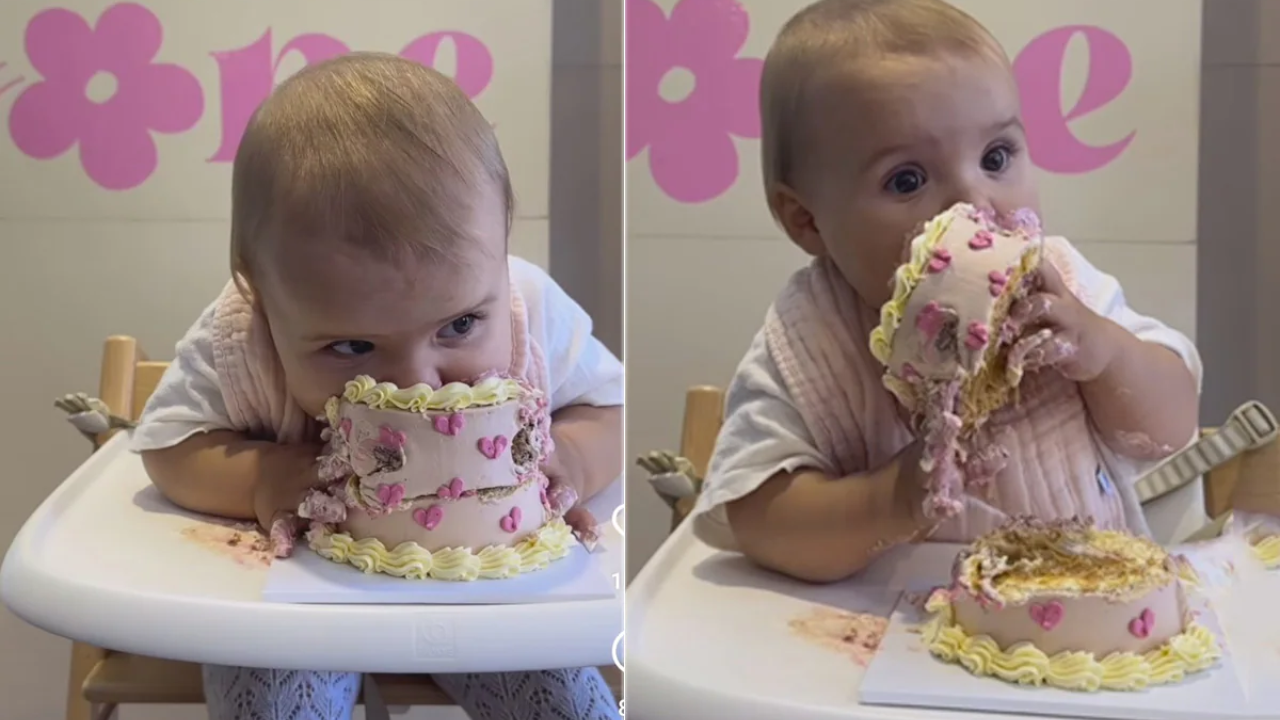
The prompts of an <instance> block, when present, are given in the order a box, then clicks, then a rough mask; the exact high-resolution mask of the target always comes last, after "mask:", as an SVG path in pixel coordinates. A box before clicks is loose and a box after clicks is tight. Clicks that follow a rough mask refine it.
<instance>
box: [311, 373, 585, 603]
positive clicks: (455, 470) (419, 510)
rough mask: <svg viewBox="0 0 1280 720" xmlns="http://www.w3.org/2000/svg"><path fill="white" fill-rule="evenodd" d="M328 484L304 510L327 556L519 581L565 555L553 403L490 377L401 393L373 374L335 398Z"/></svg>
mask: <svg viewBox="0 0 1280 720" xmlns="http://www.w3.org/2000/svg"><path fill="white" fill-rule="evenodd" d="M320 419H321V421H322V422H324V423H325V424H326V425H327V427H326V428H325V430H324V433H323V437H324V439H325V440H326V441H327V443H328V445H327V448H326V451H325V454H324V456H323V457H322V458H321V470H320V472H321V478H322V479H323V480H325V481H327V484H326V485H325V486H323V487H321V488H319V489H317V490H314V491H313V492H312V493H311V494H310V495H309V496H308V497H307V498H306V500H304V501H303V503H302V506H301V507H300V508H299V512H298V514H299V516H300V517H302V518H305V519H307V520H309V521H310V529H309V530H308V532H307V540H308V544H309V545H310V547H311V548H312V549H313V550H315V551H316V552H317V553H319V554H320V555H321V556H323V557H325V558H327V559H329V560H332V561H334V562H338V563H349V564H351V565H353V566H355V567H357V568H359V569H360V570H362V571H364V572H367V573H372V572H380V573H386V574H389V575H394V576H397V577H402V578H411V579H425V578H432V579H436V580H461V581H468V580H476V579H500V578H512V577H515V576H517V575H519V574H520V573H524V572H529V571H533V570H539V569H542V568H545V567H546V566H547V565H548V564H549V563H551V562H552V561H554V560H556V559H559V558H562V557H564V556H565V555H567V554H568V552H569V549H570V548H571V547H572V545H573V544H574V543H575V542H576V541H575V539H574V537H573V534H572V531H571V530H570V528H569V527H568V525H566V524H565V523H564V521H563V520H561V519H560V517H559V515H557V514H556V513H554V512H553V511H552V507H551V504H550V502H548V500H547V478H546V476H545V475H544V474H543V473H542V471H541V470H540V469H539V468H540V466H541V464H542V463H543V462H544V461H545V460H546V458H547V456H548V454H549V453H550V452H551V451H552V443H551V436H550V416H549V412H548V410H547V402H546V399H545V398H544V396H543V395H542V394H541V393H539V392H538V391H537V390H535V389H533V388H532V387H530V386H528V385H527V384H525V383H523V382H521V381H519V380H514V379H511V378H504V377H496V376H494V377H488V378H486V379H483V380H480V381H478V382H476V383H474V384H464V383H450V384H448V385H445V386H444V387H441V388H438V389H434V388H431V387H429V386H427V385H415V386H413V387H409V388H403V389H401V388H398V387H396V386H395V385H392V384H390V383H378V382H375V381H374V380H373V379H372V378H370V377H368V376H360V377H357V378H356V379H355V380H352V381H351V382H348V383H347V385H346V388H345V390H344V392H343V394H342V395H341V396H340V397H334V398H330V400H329V401H328V403H327V404H326V406H325V415H324V416H323V417H322V418H320Z"/></svg>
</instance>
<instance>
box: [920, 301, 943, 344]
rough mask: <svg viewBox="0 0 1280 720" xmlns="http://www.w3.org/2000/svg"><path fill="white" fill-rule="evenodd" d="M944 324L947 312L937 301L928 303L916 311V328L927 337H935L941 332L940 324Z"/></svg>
mask: <svg viewBox="0 0 1280 720" xmlns="http://www.w3.org/2000/svg"><path fill="white" fill-rule="evenodd" d="M946 324H947V314H946V313H945V312H943V311H942V306H941V305H939V304H938V303H937V302H930V303H928V304H927V305H925V306H924V307H922V308H920V312H918V313H916V329H917V330H919V331H920V332H922V333H924V336H925V337H926V338H928V339H933V338H934V337H936V336H937V335H938V333H940V332H942V326H943V325H946Z"/></svg>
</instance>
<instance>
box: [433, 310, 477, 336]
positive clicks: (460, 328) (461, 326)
mask: <svg viewBox="0 0 1280 720" xmlns="http://www.w3.org/2000/svg"><path fill="white" fill-rule="evenodd" d="M479 322H480V317H479V316H478V315H476V314H475V313H467V314H466V315H463V316H462V317H460V318H458V319H457V320H454V321H453V322H451V323H449V324H448V325H445V326H444V327H443V328H441V330H440V337H442V338H445V339H448V340H457V339H459V338H464V337H466V336H467V335H469V334H471V331H472V330H475V327H476V325H477V324H479Z"/></svg>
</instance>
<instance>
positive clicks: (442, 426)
mask: <svg viewBox="0 0 1280 720" xmlns="http://www.w3.org/2000/svg"><path fill="white" fill-rule="evenodd" d="M431 424H432V425H434V426H435V428H436V432H438V433H440V434H441V435H457V434H458V433H460V432H462V429H463V428H464V427H466V426H467V421H466V419H465V418H464V417H462V413H460V412H456V413H450V414H448V415H437V416H436V419H435V420H432V421H431Z"/></svg>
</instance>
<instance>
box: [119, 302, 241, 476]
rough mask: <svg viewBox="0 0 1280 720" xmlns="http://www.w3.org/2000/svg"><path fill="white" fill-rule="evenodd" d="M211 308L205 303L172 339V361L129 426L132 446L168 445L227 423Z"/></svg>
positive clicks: (139, 448) (222, 427) (225, 426)
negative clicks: (187, 327) (179, 336)
mask: <svg viewBox="0 0 1280 720" xmlns="http://www.w3.org/2000/svg"><path fill="white" fill-rule="evenodd" d="M213 311H214V305H212V304H211V305H210V306H209V307H208V308H206V309H205V311H204V312H203V313H202V314H201V315H200V318H199V319H198V320H196V322H195V324H194V325H192V326H191V329H190V330H188V331H187V334H186V336H184V337H183V338H182V340H180V341H178V345H177V347H176V348H175V349H174V358H173V362H171V363H170V364H169V368H168V369H167V370H165V373H164V376H163V377H162V378H160V384H159V385H158V386H157V387H156V390H155V392H154V393H152V395H151V399H150V400H148V401H147V405H146V407H145V408H143V410H142V417H141V418H139V420H138V427H137V428H136V429H135V430H134V431H133V438H132V447H133V450H134V451H135V452H142V451H145V450H160V449H163V448H167V447H173V446H174V445H177V444H178V443H180V442H182V441H183V440H186V439H187V438H189V437H191V436H192V435H195V434H196V433H202V432H209V431H212V430H226V429H231V418H230V416H229V415H228V413H227V404H226V401H225V400H223V397H222V388H221V386H219V384H218V373H217V371H216V370H215V369H214V364H213Z"/></svg>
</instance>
